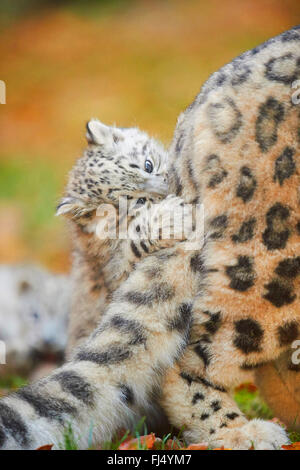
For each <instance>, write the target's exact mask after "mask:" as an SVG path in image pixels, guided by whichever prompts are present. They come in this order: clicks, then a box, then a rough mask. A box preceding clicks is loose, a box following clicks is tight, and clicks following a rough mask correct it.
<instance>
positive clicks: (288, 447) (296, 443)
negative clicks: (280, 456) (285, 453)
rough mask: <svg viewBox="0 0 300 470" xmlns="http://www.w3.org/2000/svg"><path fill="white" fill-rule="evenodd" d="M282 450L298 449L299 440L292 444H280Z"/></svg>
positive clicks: (299, 446) (299, 448)
mask: <svg viewBox="0 0 300 470" xmlns="http://www.w3.org/2000/svg"><path fill="white" fill-rule="evenodd" d="M281 448H282V449H284V450H300V442H293V444H290V445H286V446H281Z"/></svg>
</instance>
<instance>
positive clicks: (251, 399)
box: [234, 388, 273, 419]
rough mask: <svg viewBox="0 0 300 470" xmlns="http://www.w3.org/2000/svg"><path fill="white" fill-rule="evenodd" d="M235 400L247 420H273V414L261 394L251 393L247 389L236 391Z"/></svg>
mask: <svg viewBox="0 0 300 470" xmlns="http://www.w3.org/2000/svg"><path fill="white" fill-rule="evenodd" d="M234 399H235V401H236V402H237V404H238V406H239V408H240V409H241V411H243V413H245V415H246V416H247V418H249V419H253V418H262V419H272V418H273V414H272V411H271V410H270V408H269V407H268V405H266V403H265V402H264V401H263V399H262V398H261V397H260V395H259V392H258V391H257V390H256V391H253V392H252V391H249V390H247V389H246V388H245V389H242V390H239V391H236V392H235V394H234Z"/></svg>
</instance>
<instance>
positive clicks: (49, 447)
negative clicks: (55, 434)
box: [35, 444, 53, 450]
mask: <svg viewBox="0 0 300 470" xmlns="http://www.w3.org/2000/svg"><path fill="white" fill-rule="evenodd" d="M52 447H53V444H46V445H44V446H41V447H38V448H37V449H35V450H51V449H52Z"/></svg>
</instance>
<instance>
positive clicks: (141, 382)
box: [0, 248, 196, 449]
mask: <svg viewBox="0 0 300 470" xmlns="http://www.w3.org/2000/svg"><path fill="white" fill-rule="evenodd" d="M174 273H180V277H179V276H175V275H174ZM195 287H196V286H195V281H194V275H193V273H191V272H190V270H189V269H188V267H187V263H186V253H185V252H181V250H180V248H179V249H176V250H175V249H170V250H166V251H165V252H159V253H158V254H156V255H153V256H149V257H148V258H147V259H146V260H144V261H142V262H141V263H140V264H139V266H138V267H137V268H136V270H135V271H134V272H133V273H132V274H131V275H130V277H129V278H128V280H127V281H125V283H123V284H122V286H121V288H120V289H118V290H117V291H116V293H115V295H114V298H113V301H112V303H111V304H110V305H109V307H108V309H107V311H106V312H105V314H104V317H103V320H102V322H101V323H100V325H99V327H98V328H97V329H96V330H95V331H94V332H93V334H92V335H91V336H90V338H89V339H88V340H87V342H86V343H85V344H84V345H83V346H82V347H80V348H79V349H76V350H75V351H74V353H73V356H72V359H71V361H70V362H69V363H67V364H65V365H64V366H63V367H61V368H60V369H57V370H56V371H55V372H54V373H53V374H52V375H50V376H49V377H47V378H46V379H43V380H41V381H39V382H37V383H35V384H32V385H30V386H27V387H24V388H22V389H20V390H19V391H17V392H16V393H14V394H11V395H9V396H8V397H5V398H4V399H3V400H1V401H0V446H1V447H2V448H6V449H15V448H30V449H34V448H36V447H38V446H40V445H43V444H49V443H53V444H54V445H55V447H56V448H57V447H59V446H60V444H61V443H62V442H63V436H64V432H65V428H66V427H68V425H71V427H72V430H73V433H74V437H75V439H76V440H78V445H79V448H86V447H87V446H88V443H89V436H90V435H91V434H92V435H93V443H95V444H96V443H97V444H99V443H101V442H103V441H106V440H109V439H110V438H111V436H112V434H113V433H114V432H115V431H116V430H117V429H118V428H119V427H124V426H128V425H129V423H130V422H132V421H133V420H135V419H137V418H138V416H139V413H140V412H141V411H142V412H143V410H144V409H145V408H146V409H147V407H151V401H152V399H153V398H152V397H153V389H155V387H156V386H158V387H159V386H160V381H161V377H162V374H163V373H164V372H165V370H166V368H167V367H170V366H172V364H173V362H174V361H175V360H176V359H178V357H180V355H181V354H182V353H183V350H184V348H185V345H186V341H187V337H188V331H189V325H190V321H191V308H190V304H191V301H192V299H193V297H194V295H195ZM143 414H144V413H143Z"/></svg>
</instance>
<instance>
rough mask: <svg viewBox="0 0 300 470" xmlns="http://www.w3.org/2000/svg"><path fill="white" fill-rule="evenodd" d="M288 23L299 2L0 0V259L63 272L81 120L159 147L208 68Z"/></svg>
mask: <svg viewBox="0 0 300 470" xmlns="http://www.w3.org/2000/svg"><path fill="white" fill-rule="evenodd" d="M297 23H300V2H299V0H226V1H220V0H94V1H92V0H81V1H79V0H73V1H71V0H70V1H66V0H65V1H63V0H60V1H58V0H56V1H54V0H52V1H50V0H48V1H46V0H14V1H11V0H1V2H0V36H1V41H0V53H1V65H0V67H1V71H0V79H1V80H4V81H5V83H6V87H7V96H6V100H7V103H6V104H5V105H4V104H1V105H0V263H6V262H9V263H15V262H21V261H22V262H23V261H26V262H27V261H34V262H38V263H40V264H43V265H45V266H46V267H48V268H51V269H52V270H54V271H56V272H62V271H68V269H69V266H70V257H69V254H70V253H69V249H70V243H69V239H68V234H67V231H66V229H65V226H64V221H63V220H59V219H57V218H55V217H54V210H55V205H56V203H57V201H58V199H59V197H60V195H61V193H62V190H63V187H64V183H65V181H66V174H67V172H68V170H69V169H70V168H71V166H72V164H73V162H74V161H75V159H76V158H77V157H78V156H79V155H80V153H81V150H82V149H83V147H84V146H85V139H84V133H85V122H86V121H87V120H88V119H89V118H90V117H98V118H99V119H100V120H103V121H104V122H106V123H108V124H112V123H116V124H117V125H120V126H131V125H138V126H140V127H141V128H143V129H145V130H147V131H148V132H149V133H150V134H153V135H154V136H156V137H158V138H159V139H161V140H162V141H163V142H164V143H165V144H168V143H169V141H170V139H171V137H172V133H173V129H174V126H175V123H176V118H177V115H178V114H179V112H180V111H181V110H183V109H184V108H185V107H186V106H187V105H188V104H189V103H190V102H191V100H192V99H193V97H194V95H195V94H196V93H197V92H198V91H199V88H200V86H201V84H202V83H203V82H204V81H205V80H206V78H207V77H208V76H209V74H210V73H212V72H213V71H214V70H216V69H218V68H219V67H220V66H221V65H223V64H224V63H225V62H227V61H229V60H231V58H233V57H234V56H236V55H238V54H240V53H241V52H243V51H244V50H246V49H248V48H251V47H253V46H255V45H257V44H258V43H260V42H262V41H264V40H265V39H267V38H269V37H271V36H273V35H276V34H278V33H280V32H282V31H283V30H286V29H288V28H290V27H291V26H293V25H295V24H297Z"/></svg>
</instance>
